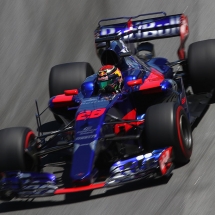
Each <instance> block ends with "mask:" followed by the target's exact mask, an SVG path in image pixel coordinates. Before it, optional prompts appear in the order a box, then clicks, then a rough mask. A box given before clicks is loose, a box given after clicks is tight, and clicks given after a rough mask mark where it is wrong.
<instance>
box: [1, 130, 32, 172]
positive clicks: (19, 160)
mask: <svg viewBox="0 0 215 215" xmlns="http://www.w3.org/2000/svg"><path fill="white" fill-rule="evenodd" d="M33 141H35V135H34V133H33V132H32V131H31V130H30V129H29V128H26V127H12V128H6V129H2V130H0V172H3V171H11V170H14V171H16V170H19V171H32V170H35V165H36V164H35V162H34V159H32V158H31V157H30V156H29V155H28V154H27V153H26V152H25V149H26V148H28V146H29V144H31V143H32V142H33Z"/></svg>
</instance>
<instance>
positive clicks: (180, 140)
mask: <svg viewBox="0 0 215 215" xmlns="http://www.w3.org/2000/svg"><path fill="white" fill-rule="evenodd" d="M145 120H146V121H145V133H146V141H147V147H148V148H149V149H150V150H155V149H160V148H163V147H169V146H172V147H173V150H174V157H175V158H174V161H175V163H178V164H179V163H180V164H183V163H187V162H188V161H189V159H190V157H191V154H192V148H193V139H192V133H191V127H190V123H189V121H188V118H187V115H186V113H185V111H184V109H183V107H182V106H181V105H178V104H177V103H174V102H169V103H161V104H157V105H153V106H151V107H149V108H148V109H147V111H146V119H145Z"/></svg>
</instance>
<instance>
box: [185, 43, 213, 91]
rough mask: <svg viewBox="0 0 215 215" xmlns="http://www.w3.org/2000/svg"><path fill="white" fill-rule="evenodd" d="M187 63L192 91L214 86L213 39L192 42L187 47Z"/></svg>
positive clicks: (206, 89) (210, 88)
mask: <svg viewBox="0 0 215 215" xmlns="http://www.w3.org/2000/svg"><path fill="white" fill-rule="evenodd" d="M187 63H188V73H189V78H190V82H191V85H192V88H193V91H194V93H201V92H208V91H210V90H212V89H214V88H215V39H211V40H204V41H199V42H195V43H192V44H191V45H190V46H189V49H188V58H187Z"/></svg>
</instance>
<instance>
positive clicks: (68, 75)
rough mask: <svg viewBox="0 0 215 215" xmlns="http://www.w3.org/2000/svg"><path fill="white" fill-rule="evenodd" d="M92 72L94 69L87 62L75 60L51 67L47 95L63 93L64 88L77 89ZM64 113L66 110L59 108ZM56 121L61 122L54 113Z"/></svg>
mask: <svg viewBox="0 0 215 215" xmlns="http://www.w3.org/2000/svg"><path fill="white" fill-rule="evenodd" d="M93 74H94V70H93V68H92V66H91V65H90V64H89V63H86V62H76V63H66V64H60V65H57V66H54V67H52V68H51V72H50V75H49V95H50V98H51V97H53V96H56V95H59V94H63V93H64V90H69V89H79V88H80V87H81V84H82V83H83V82H84V80H85V79H86V78H87V77H88V76H90V75H93ZM60 112H61V113H64V112H65V113H66V110H60ZM54 117H55V119H56V121H57V122H59V123H62V120H61V118H60V117H59V116H58V115H57V114H54Z"/></svg>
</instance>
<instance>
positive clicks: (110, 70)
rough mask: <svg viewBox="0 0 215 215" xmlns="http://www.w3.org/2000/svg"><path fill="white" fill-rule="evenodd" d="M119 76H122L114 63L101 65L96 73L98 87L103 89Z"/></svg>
mask: <svg viewBox="0 0 215 215" xmlns="http://www.w3.org/2000/svg"><path fill="white" fill-rule="evenodd" d="M119 78H120V79H121V78H122V73H121V71H120V70H119V69H118V68H117V67H115V66H114V65H105V66H102V67H101V68H100V69H99V71H98V75H97V80H98V85H99V88H100V89H104V88H105V87H106V86H107V85H109V84H112V83H114V82H115V80H117V79H119Z"/></svg>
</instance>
